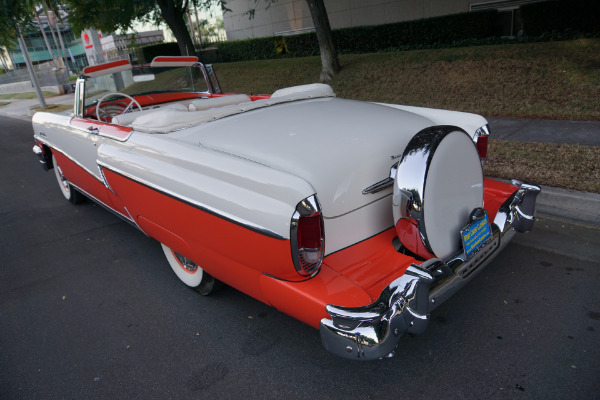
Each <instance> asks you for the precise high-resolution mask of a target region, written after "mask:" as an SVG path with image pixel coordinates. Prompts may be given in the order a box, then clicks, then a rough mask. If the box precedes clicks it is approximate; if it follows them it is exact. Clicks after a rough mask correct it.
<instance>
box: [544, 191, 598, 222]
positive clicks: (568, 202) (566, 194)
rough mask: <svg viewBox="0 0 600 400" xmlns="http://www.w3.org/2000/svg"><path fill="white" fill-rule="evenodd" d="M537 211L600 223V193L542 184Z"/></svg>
mask: <svg viewBox="0 0 600 400" xmlns="http://www.w3.org/2000/svg"><path fill="white" fill-rule="evenodd" d="M536 211H537V212H538V214H541V215H548V216H554V217H559V218H562V219H568V220H574V221H578V222H583V223H587V224H593V225H600V194H597V193H589V192H578V191H576V190H567V189H560V188H555V187H550V186H542V192H541V193H540V194H539V195H538V197H537V204H536Z"/></svg>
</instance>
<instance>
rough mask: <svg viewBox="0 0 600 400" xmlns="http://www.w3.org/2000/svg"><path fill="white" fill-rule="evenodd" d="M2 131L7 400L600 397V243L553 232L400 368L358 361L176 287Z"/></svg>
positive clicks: (248, 304) (500, 270) (1, 316)
mask: <svg viewBox="0 0 600 400" xmlns="http://www.w3.org/2000/svg"><path fill="white" fill-rule="evenodd" d="M32 145H33V141H32V130H31V126H30V124H29V123H28V122H26V121H21V120H16V119H10V118H5V117H0V154H1V156H0V265H1V267H0V398H1V399H131V398H136V399H137V398H139V399H168V398H178V399H188V398H202V399H206V398H219V399H220V398H224V399H230V398H231V399H234V398H260V399H270V398H272V399H280V398H287V399H296V398H303V399H305V398H325V399H327V398H331V399H333V398H335V399H337V398H382V399H388V398H397V399H404V398H411V399H433V398H439V399H454V398H456V399H462V398H464V399H487V398H500V399H504V398H506V399H520V398H527V399H529V398H533V399H598V398H600V379H599V378H600V340H599V339H600V291H599V289H600V229H598V227H595V228H594V227H585V226H580V225H574V224H571V223H568V222H562V221H557V220H552V219H547V218H542V219H540V220H539V221H538V223H537V226H536V227H535V230H534V232H532V233H530V234H528V235H521V236H519V237H518V238H517V239H516V240H515V241H514V242H513V243H512V244H511V245H509V247H507V248H506V249H505V250H504V251H503V253H501V254H500V255H499V256H498V257H497V259H496V260H495V261H494V262H493V263H492V264H491V265H490V266H488V267H487V269H486V270H485V271H483V272H482V273H481V274H480V275H479V276H478V277H477V278H476V279H475V280H474V281H473V282H472V283H471V284H470V285H469V286H467V287H466V288H465V289H464V290H462V291H461V292H460V293H458V294H457V295H456V296H454V297H453V298H452V299H450V300H449V301H448V302H446V303H445V304H444V305H442V306H440V307H439V308H438V309H437V310H436V311H434V312H433V314H432V316H431V323H430V326H429V328H428V330H427V331H426V332H425V333H424V334H423V335H420V336H414V337H411V336H408V335H406V336H404V337H403V338H402V339H401V340H400V345H399V346H398V348H397V350H396V356H395V357H393V358H391V359H385V360H381V361H378V362H371V363H359V362H349V361H346V360H342V359H339V358H336V357H335V356H333V355H330V354H328V353H326V352H325V351H324V350H323V348H322V347H321V344H320V339H319V335H318V332H317V331H316V330H314V329H312V328H310V327H308V326H305V325H304V324H302V323H300V322H298V321H296V320H294V319H292V318H290V317H287V316H286V315H284V314H281V313H279V312H278V311H276V310H274V309H272V308H270V307H269V306H267V305H264V304H262V303H259V302H258V301H255V300H254V299H252V298H249V297H247V296H246V295H244V294H242V293H240V292H238V291H236V290H234V289H232V288H228V287H226V288H224V289H223V290H221V291H220V292H218V293H216V294H215V295H213V296H209V297H202V296H199V295H196V294H195V293H194V292H192V291H191V290H189V289H187V288H186V287H184V286H183V284H181V283H179V281H178V280H177V278H176V277H175V275H174V274H173V273H172V271H171V270H170V268H169V266H168V264H167V262H166V261H165V260H164V259H163V254H162V251H161V249H160V246H159V244H158V243H157V242H155V241H153V240H152V239H150V238H148V237H146V236H145V235H144V234H142V233H141V232H139V231H137V230H136V229H134V228H133V227H131V226H130V225H129V224H127V223H125V222H122V221H121V220H120V219H118V218H117V217H115V216H113V215H112V214H111V213H109V212H107V211H105V210H104V209H102V208H101V207H99V206H97V205H94V204H93V203H91V202H86V203H84V204H81V205H79V206H73V205H71V204H70V203H68V202H67V201H65V200H64V199H63V198H62V195H61V193H60V191H59V189H58V186H57V183H56V180H55V178H54V175H53V173H52V172H49V173H46V172H43V171H42V169H41V168H40V167H39V166H38V162H37V159H36V158H35V156H34V155H33V153H32V152H31V147H32Z"/></svg>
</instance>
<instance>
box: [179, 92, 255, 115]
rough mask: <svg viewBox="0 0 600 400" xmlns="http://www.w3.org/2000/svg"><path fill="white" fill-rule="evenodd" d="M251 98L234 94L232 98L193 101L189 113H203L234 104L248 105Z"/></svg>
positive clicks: (222, 97)
mask: <svg viewBox="0 0 600 400" xmlns="http://www.w3.org/2000/svg"><path fill="white" fill-rule="evenodd" d="M249 101H250V97H248V95H245V94H233V95H230V96H221V97H213V98H212V99H197V100H193V101H192V102H191V103H190V104H189V106H188V110H189V111H202V110H208V109H211V108H216V107H224V106H231V105H234V104H241V103H247V102H249Z"/></svg>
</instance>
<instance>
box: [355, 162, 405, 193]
mask: <svg viewBox="0 0 600 400" xmlns="http://www.w3.org/2000/svg"><path fill="white" fill-rule="evenodd" d="M397 168H398V163H396V164H394V165H392V168H390V175H389V176H388V177H387V178H385V179H383V180H381V181H379V182H377V183H374V184H373V185H371V186H369V187H368V188H365V189H364V190H363V191H362V194H374V193H377V192H381V191H382V190H385V189H387V188H389V187H392V186H394V179H395V178H396V170H397Z"/></svg>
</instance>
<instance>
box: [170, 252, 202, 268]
mask: <svg viewBox="0 0 600 400" xmlns="http://www.w3.org/2000/svg"><path fill="white" fill-rule="evenodd" d="M173 255H174V256H175V258H176V259H177V262H178V263H179V265H181V267H182V268H183V269H185V270H187V271H188V272H196V271H197V270H198V264H196V263H195V262H193V261H192V260H190V259H189V258H187V257H184V256H182V255H181V254H179V253H177V252H175V251H174V252H173Z"/></svg>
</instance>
